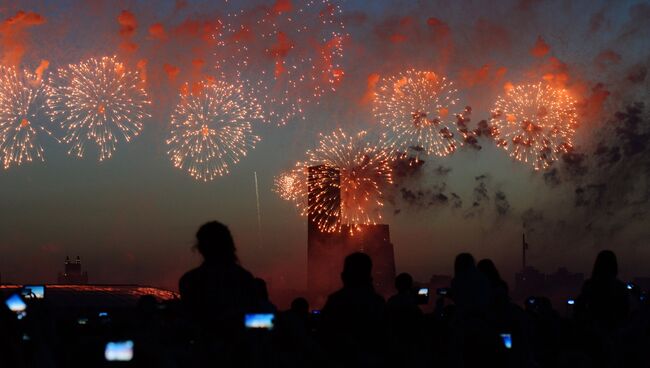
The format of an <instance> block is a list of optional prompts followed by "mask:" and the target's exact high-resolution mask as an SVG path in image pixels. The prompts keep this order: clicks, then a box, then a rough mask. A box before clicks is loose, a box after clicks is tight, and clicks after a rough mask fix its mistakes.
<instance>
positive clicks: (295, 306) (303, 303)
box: [291, 297, 309, 313]
mask: <svg viewBox="0 0 650 368" xmlns="http://www.w3.org/2000/svg"><path fill="white" fill-rule="evenodd" d="M291 310H292V311H294V312H296V313H308V312H309V302H308V301H307V299H305V298H302V297H300V298H296V299H294V300H293V301H292V302H291Z"/></svg>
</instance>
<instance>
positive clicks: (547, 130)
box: [492, 83, 578, 170]
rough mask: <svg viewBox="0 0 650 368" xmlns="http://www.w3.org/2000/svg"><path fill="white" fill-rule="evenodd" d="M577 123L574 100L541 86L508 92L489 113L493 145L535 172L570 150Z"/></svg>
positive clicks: (539, 84) (564, 94) (557, 90)
mask: <svg viewBox="0 0 650 368" xmlns="http://www.w3.org/2000/svg"><path fill="white" fill-rule="evenodd" d="M577 121H578V114H577V110H576V100H575V99H574V98H573V97H571V96H570V95H569V93H568V92H567V91H566V90H564V89H561V88H555V87H551V86H549V85H546V84H543V83H537V84H525V85H518V86H514V87H513V88H510V89H508V91H507V93H506V95H505V97H502V98H498V99H497V101H496V103H495V104H494V108H493V109H492V122H493V123H494V125H495V127H496V128H497V134H496V135H497V138H496V142H497V145H498V146H499V147H502V148H503V149H505V150H507V151H510V156H511V157H513V158H515V159H516V160H519V161H522V162H526V163H530V164H532V165H533V167H534V168H535V170H540V169H546V168H548V167H549V166H550V165H551V164H552V163H553V162H554V161H556V160H557V159H558V155H560V154H562V153H566V152H567V151H568V150H569V149H571V147H573V143H572V140H573V136H574V134H575V128H576V126H577V123H578V122H577Z"/></svg>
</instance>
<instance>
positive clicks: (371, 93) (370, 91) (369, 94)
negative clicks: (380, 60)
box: [361, 73, 380, 104]
mask: <svg viewBox="0 0 650 368" xmlns="http://www.w3.org/2000/svg"><path fill="white" fill-rule="evenodd" d="M379 78H380V75H379V74H378V73H372V74H370V75H368V81H367V87H366V93H365V94H364V95H363V97H362V98H361V103H362V104H367V103H370V102H372V101H373V100H374V99H375V88H376V87H377V83H379Z"/></svg>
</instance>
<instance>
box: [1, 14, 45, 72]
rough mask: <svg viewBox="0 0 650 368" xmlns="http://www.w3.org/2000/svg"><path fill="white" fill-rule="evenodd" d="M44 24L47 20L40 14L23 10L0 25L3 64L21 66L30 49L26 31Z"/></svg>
mask: <svg viewBox="0 0 650 368" xmlns="http://www.w3.org/2000/svg"><path fill="white" fill-rule="evenodd" d="M43 23H45V18H43V16H41V15H40V14H38V13H34V12H25V11H22V10H20V11H18V12H17V13H16V14H15V15H14V16H13V17H9V18H7V19H5V21H4V22H2V23H0V52H1V53H2V60H1V61H2V63H3V64H5V65H19V64H20V61H21V59H22V57H23V55H24V54H25V52H26V50H27V47H28V42H27V39H26V35H25V30H26V29H27V28H29V27H32V26H37V25H40V24H43Z"/></svg>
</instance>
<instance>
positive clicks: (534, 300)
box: [526, 296, 537, 305]
mask: <svg viewBox="0 0 650 368" xmlns="http://www.w3.org/2000/svg"><path fill="white" fill-rule="evenodd" d="M536 302H537V299H535V297H534V296H531V297H529V298H528V299H526V304H528V305H535V303H536Z"/></svg>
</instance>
